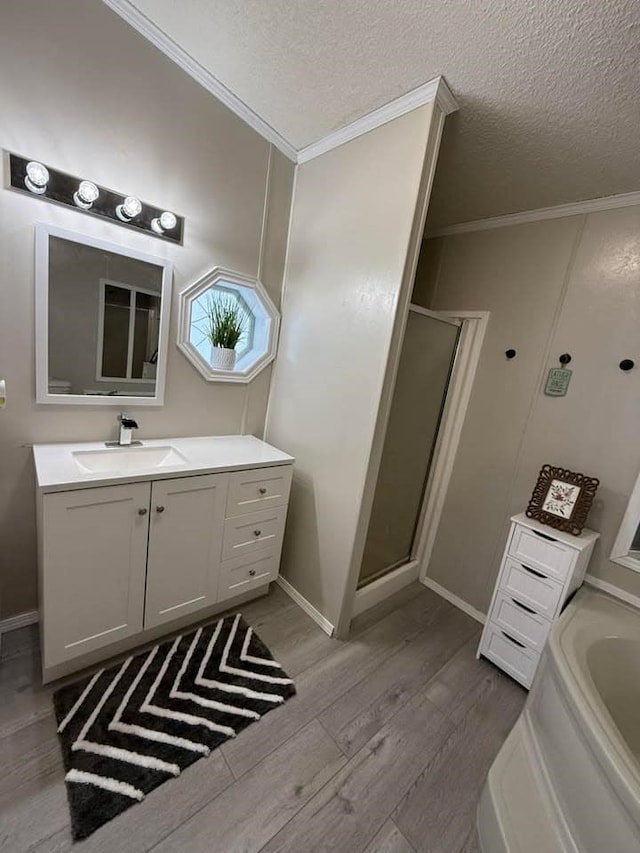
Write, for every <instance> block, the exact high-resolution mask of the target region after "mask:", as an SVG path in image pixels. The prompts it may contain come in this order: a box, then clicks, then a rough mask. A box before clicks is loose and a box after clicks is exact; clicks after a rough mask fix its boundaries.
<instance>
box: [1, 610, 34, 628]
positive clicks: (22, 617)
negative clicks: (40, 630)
mask: <svg viewBox="0 0 640 853" xmlns="http://www.w3.org/2000/svg"><path fill="white" fill-rule="evenodd" d="M37 621H38V611H37V610H27V611H26V612H25V613H17V614H16V615H15V616H8V617H7V618H6V619H0V634H7V633H8V632H9V631H16V630H17V629H18V628H26V627H27V625H35V624H36V622H37Z"/></svg>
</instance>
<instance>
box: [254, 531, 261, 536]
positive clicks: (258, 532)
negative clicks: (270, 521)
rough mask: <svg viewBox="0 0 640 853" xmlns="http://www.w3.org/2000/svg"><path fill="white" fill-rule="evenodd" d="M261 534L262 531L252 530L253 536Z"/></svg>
mask: <svg viewBox="0 0 640 853" xmlns="http://www.w3.org/2000/svg"><path fill="white" fill-rule="evenodd" d="M261 533H262V530H254V531H253V535H254V536H260V534H261Z"/></svg>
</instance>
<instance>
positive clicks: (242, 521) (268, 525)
mask: <svg viewBox="0 0 640 853" xmlns="http://www.w3.org/2000/svg"><path fill="white" fill-rule="evenodd" d="M286 517H287V508H286V506H283V507H274V508H273V509H267V510H263V511H262V512H253V513H250V514H247V515H240V516H238V517H237V518H228V519H227V520H226V521H225V524H224V536H223V540H222V559H223V560H230V559H235V558H236V557H243V556H247V555H249V554H253V553H254V552H256V551H264V550H265V549H266V548H269V549H272V550H275V551H279V549H280V546H281V544H282V534H283V533H284V523H285V519H286Z"/></svg>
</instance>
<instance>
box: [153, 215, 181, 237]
mask: <svg viewBox="0 0 640 853" xmlns="http://www.w3.org/2000/svg"><path fill="white" fill-rule="evenodd" d="M177 224H178V219H177V217H176V215H175V213H171V211H170V210H165V211H163V213H161V214H160V216H159V217H157V218H156V219H152V220H151V227H152V228H153V230H154V231H155V232H156V234H164V232H165V231H173V229H174V228H175V227H176V225H177Z"/></svg>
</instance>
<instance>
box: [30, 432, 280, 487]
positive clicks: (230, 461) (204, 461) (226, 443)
mask: <svg viewBox="0 0 640 853" xmlns="http://www.w3.org/2000/svg"><path fill="white" fill-rule="evenodd" d="M141 444H142V446H143V447H168V446H170V447H173V448H175V449H176V450H177V451H178V453H180V454H181V455H182V456H183V457H184V458H185V463H180V464H177V465H163V466H162V467H153V468H150V469H149V470H145V471H140V470H136V471H135V473H134V472H131V471H128V472H121V473H114V472H107V473H105V472H101V473H98V474H93V473H88V472H84V471H82V470H81V468H80V467H79V466H78V464H77V463H76V461H75V458H74V456H73V454H74V452H82V451H95V450H101V451H105V450H107V446H106V444H105V442H104V441H87V442H75V443H73V444H35V445H34V447H33V456H34V460H35V467H36V479H37V483H38V488H39V489H40V491H41V492H42V493H46V492H63V491H69V490H70V489H86V488H91V487H92V486H110V485H116V484H117V483H134V482H141V481H147V480H167V479H171V478H174V477H183V476H191V475H194V474H216V473H219V472H222V471H242V470H245V469H247V468H265V467H267V466H270V465H291V464H293V462H294V461H295V460H294V458H293V456H289V454H288V453H283V452H282V451H281V450H278V449H277V448H276V447H272V445H270V444H267V443H266V442H264V441H260V439H259V438H255V437H254V436H252V435H219V436H199V437H197V438H153V439H148V440H143V441H142V442H141ZM109 450H111V448H109ZM119 450H120V448H117V447H116V448H113V452H114V453H118V452H119Z"/></svg>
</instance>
